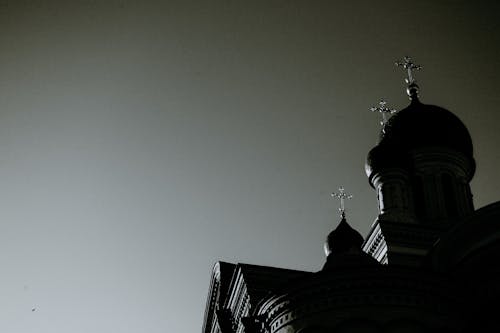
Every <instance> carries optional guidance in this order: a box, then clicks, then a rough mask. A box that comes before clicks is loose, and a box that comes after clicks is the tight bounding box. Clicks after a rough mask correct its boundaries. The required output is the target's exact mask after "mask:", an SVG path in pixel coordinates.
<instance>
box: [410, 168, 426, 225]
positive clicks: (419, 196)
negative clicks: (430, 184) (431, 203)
mask: <svg viewBox="0 0 500 333" xmlns="http://www.w3.org/2000/svg"><path fill="white" fill-rule="evenodd" d="M424 196H425V195H424V183H423V180H422V177H421V176H416V177H415V178H414V179H413V197H414V202H415V215H416V216H417V217H419V218H422V217H425V215H426V209H425V197H424Z"/></svg>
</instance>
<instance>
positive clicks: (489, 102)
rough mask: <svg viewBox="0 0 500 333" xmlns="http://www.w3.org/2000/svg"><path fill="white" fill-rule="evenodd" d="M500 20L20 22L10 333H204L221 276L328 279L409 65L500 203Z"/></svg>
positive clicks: (319, 8) (459, 8) (1, 133)
mask: <svg viewBox="0 0 500 333" xmlns="http://www.w3.org/2000/svg"><path fill="white" fill-rule="evenodd" d="M375 3H377V5H374V4H375ZM382 3H383V4H382ZM497 3H498V2H497V1H475V2H472V1H430V0H429V1H400V0H398V1H386V2H383V1H379V2H374V1H272V0H271V1H253V0H252V1H195V2H193V1H163V2H161V3H160V2H148V1H97V0H93V1H90V0H89V1H60V2H47V1H45V2H44V1H36V2H35V1H5V0H3V1H0V331H1V332H5V333H35V332H36V333H40V332H42V333H66V332H72V333H90V332H92V333H109V332H121V333H131V332H134V333H139V332H140V333H142V332H151V333H160V332H179V333H188V332H199V331H200V330H201V325H202V319H203V312H204V308H205V302H206V296H207V292H208V287H209V279H210V273H211V268H212V266H213V264H214V263H215V262H216V261H217V260H224V261H229V262H244V263H250V264H259V265H271V266H278V267H285V268H293V269H303V270H309V271H316V270H319V269H320V268H321V266H322V265H323V262H324V255H323V252H322V245H323V241H324V239H325V237H326V235H327V234H328V232H329V231H330V230H332V229H333V228H334V227H335V225H336V223H337V221H338V212H337V207H338V206H337V203H336V202H334V201H333V200H332V199H331V198H330V195H329V194H330V193H331V192H332V191H335V190H336V189H337V188H338V186H339V185H344V186H345V188H346V189H347V191H348V192H349V193H352V194H354V198H353V200H350V201H349V202H348V203H347V209H348V220H349V222H350V223H351V225H353V226H354V227H356V228H357V229H358V230H359V231H360V232H361V233H362V234H363V235H366V234H367V233H368V231H369V228H370V225H371V223H372V222H373V220H374V219H375V217H376V215H377V208H376V205H377V203H376V195H375V193H374V191H373V190H372V189H371V188H370V186H369V184H368V181H367V178H366V175H365V173H364V161H365V157H366V154H367V152H368V151H369V149H371V147H373V146H374V145H375V144H376V141H377V136H378V131H379V127H380V126H379V124H378V122H379V118H378V117H377V115H375V114H373V113H371V112H370V111H369V108H370V107H371V106H374V105H376V104H377V102H378V100H379V99H380V98H381V97H384V98H386V99H387V100H388V103H389V104H390V105H391V106H393V107H395V108H398V109H401V108H403V107H405V106H406V105H407V104H408V99H407V97H406V95H405V93H404V82H403V79H404V73H403V72H402V71H401V70H400V69H398V68H396V67H395V66H394V61H395V60H398V58H401V57H402V56H404V55H411V56H412V57H413V58H414V60H415V62H417V63H418V64H421V65H422V66H423V68H424V69H423V70H422V71H420V72H418V73H416V79H417V81H418V82H419V84H420V86H421V100H422V101H423V102H424V103H428V104H436V105H440V106H442V107H445V108H448V109H449V110H451V111H452V112H454V113H455V114H456V115H458V116H459V117H460V118H461V119H462V121H463V122H464V123H465V124H466V126H467V127H468V128H469V130H470V133H471V135H472V138H473V142H474V148H475V152H474V153H475V158H476V161H477V172H476V176H475V178H474V180H473V182H472V189H473V193H474V201H475V206H476V208H479V207H482V206H484V205H486V204H488V203H491V202H494V201H497V200H499V199H500V193H499V191H498V189H499V188H500V174H499V172H498V171H499V166H500V149H499V144H500V113H499V107H498V106H499V105H500V94H499V90H500V88H499V87H500V85H499V83H498V82H499V81H500V70H499V68H500V52H499V51H500V49H499V45H500V26H499V22H500V6H499V5H498V4H497ZM429 122H432V118H430V119H429ZM422 135H425V129H423V130H422Z"/></svg>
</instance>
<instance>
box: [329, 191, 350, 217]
mask: <svg viewBox="0 0 500 333" xmlns="http://www.w3.org/2000/svg"><path fill="white" fill-rule="evenodd" d="M331 196H332V197H333V198H336V199H339V200H340V208H339V211H340V214H341V215H342V216H345V200H346V199H352V194H347V193H345V191H344V187H343V186H340V187H339V193H332V194H331Z"/></svg>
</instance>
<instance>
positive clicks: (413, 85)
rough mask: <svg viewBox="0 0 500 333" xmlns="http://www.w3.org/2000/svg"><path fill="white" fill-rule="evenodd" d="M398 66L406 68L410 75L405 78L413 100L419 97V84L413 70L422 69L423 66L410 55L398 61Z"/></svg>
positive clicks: (407, 89) (409, 94)
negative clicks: (417, 63)
mask: <svg viewBox="0 0 500 333" xmlns="http://www.w3.org/2000/svg"><path fill="white" fill-rule="evenodd" d="M396 66H398V67H403V68H404V69H406V74H407V75H408V77H407V78H405V82H406V84H408V87H407V88H406V92H407V94H408V96H410V99H411V100H416V99H417V98H418V89H419V87H418V85H417V82H416V81H415V78H414V77H413V71H414V70H416V71H418V70H420V69H422V66H420V65H416V64H415V63H414V62H413V61H412V60H411V58H410V57H408V56H406V57H404V58H403V60H401V61H396Z"/></svg>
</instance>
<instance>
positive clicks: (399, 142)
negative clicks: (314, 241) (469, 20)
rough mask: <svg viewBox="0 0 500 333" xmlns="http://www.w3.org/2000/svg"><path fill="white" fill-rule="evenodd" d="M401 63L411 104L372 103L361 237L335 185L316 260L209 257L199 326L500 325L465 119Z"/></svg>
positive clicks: (485, 218) (358, 328) (309, 330)
mask: <svg viewBox="0 0 500 333" xmlns="http://www.w3.org/2000/svg"><path fill="white" fill-rule="evenodd" d="M398 65H400V66H402V67H403V68H404V69H405V70H406V73H407V78H406V83H407V93H408V96H409V98H410V104H409V105H408V106H407V107H406V108H404V109H402V110H400V111H398V112H397V113H395V114H394V115H393V116H392V117H390V118H389V119H388V120H386V119H387V118H388V114H389V113H391V111H392V110H389V109H388V108H386V107H385V104H384V103H383V102H381V106H380V108H374V111H379V112H381V113H382V114H383V116H384V122H383V126H382V129H381V132H380V138H379V141H378V144H377V145H376V146H375V147H374V148H373V149H371V150H370V151H369V152H368V156H367V160H366V165H365V168H366V174H367V177H368V180H369V184H370V185H371V186H372V187H373V189H374V193H375V194H376V198H377V201H378V210H379V214H378V216H377V218H376V220H375V222H374V223H373V225H372V228H371V230H370V231H369V233H368V236H367V237H366V239H364V238H363V237H362V236H361V234H360V233H359V232H358V231H356V230H354V229H353V228H352V227H351V226H350V225H349V222H348V218H347V217H346V214H345V212H344V209H343V202H344V200H345V199H346V198H347V197H348V195H347V194H346V193H345V192H344V191H343V189H342V188H341V189H340V192H339V193H337V194H335V196H337V198H339V199H340V201H341V216H340V221H339V223H338V225H337V227H336V229H335V230H333V231H332V232H331V233H330V234H329V235H328V236H327V240H326V243H325V253H326V256H327V257H326V260H325V264H324V266H323V268H322V270H321V271H319V272H304V271H297V270H288V269H282V268H275V267H265V266H256V265H248V264H241V263H238V264H232V263H226V262H218V263H216V264H215V266H214V268H213V271H212V276H211V281H210V287H209V291H208V299H207V305H206V309H205V317H204V322H203V328H202V333H299V332H300V333H327V332H328V333H344V332H352V333H358V332H359V333H372V332H373V333H376V332H387V333H396V332H404V333H406V332H408V333H424V332H450V333H459V332H463V333H473V332H500V321H499V320H498V319H497V318H496V316H497V315H498V313H499V310H500V305H499V299H500V202H496V203H493V204H490V205H488V206H486V207H483V208H481V209H478V210H475V209H474V206H473V200H472V193H471V190H470V185H469V183H470V181H471V179H472V177H473V176H474V172H475V160H474V157H473V146H472V140H471V137H470V134H469V132H468V130H467V128H466V127H465V125H464V124H463V123H462V122H461V121H460V119H458V117H457V116H455V115H454V114H453V113H451V112H450V111H448V110H446V109H444V108H441V107H438V106H434V105H428V104H423V103H422V102H421V101H420V100H419V96H418V92H419V87H418V85H417V84H416V82H415V80H414V78H413V71H414V70H416V69H419V66H417V65H415V64H414V63H413V62H412V61H411V59H410V58H408V57H406V58H405V59H404V61H402V62H401V63H398ZM430 118H432V119H433V121H432V122H430V121H428V119H430ZM422 129H423V131H422Z"/></svg>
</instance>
